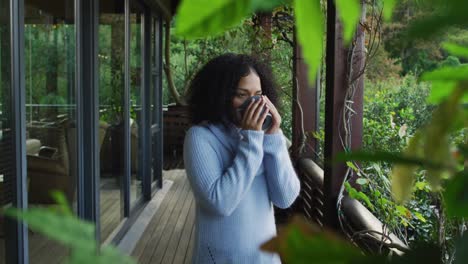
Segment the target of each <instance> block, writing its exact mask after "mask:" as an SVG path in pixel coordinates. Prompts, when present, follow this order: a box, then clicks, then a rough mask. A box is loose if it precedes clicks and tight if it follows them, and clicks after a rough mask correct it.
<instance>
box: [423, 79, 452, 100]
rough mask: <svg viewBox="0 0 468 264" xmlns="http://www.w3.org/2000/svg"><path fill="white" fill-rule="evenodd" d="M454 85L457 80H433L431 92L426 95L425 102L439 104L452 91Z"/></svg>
mask: <svg viewBox="0 0 468 264" xmlns="http://www.w3.org/2000/svg"><path fill="white" fill-rule="evenodd" d="M456 86H457V82H450V81H443V82H441V81H433V82H432V89H431V93H430V94H429V96H428V97H427V102H428V103H430V104H440V103H441V102H442V101H443V100H445V99H446V98H447V97H448V96H449V95H450V94H451V93H452V92H453V90H454V89H455V87H456Z"/></svg>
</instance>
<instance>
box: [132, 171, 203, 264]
mask: <svg viewBox="0 0 468 264" xmlns="http://www.w3.org/2000/svg"><path fill="white" fill-rule="evenodd" d="M165 178H166V179H169V180H172V181H173V184H172V187H171V189H170V190H169V192H168V193H167V195H166V197H164V200H163V201H162V203H161V206H160V207H159V209H158V211H157V212H156V214H155V215H154V217H153V219H152V220H151V222H150V223H149V225H148V227H147V228H146V230H145V232H144V233H143V236H142V237H141V239H140V241H139V242H138V244H137V245H136V247H135V249H134V251H133V253H132V256H133V257H134V258H136V260H137V261H138V263H140V264H148V263H151V264H158V263H164V264H171V263H173V264H183V263H191V260H192V247H193V236H194V221H195V200H194V197H193V194H192V192H191V190H190V185H189V183H188V180H187V176H186V174H185V171H184V170H171V171H167V172H166V174H165Z"/></svg>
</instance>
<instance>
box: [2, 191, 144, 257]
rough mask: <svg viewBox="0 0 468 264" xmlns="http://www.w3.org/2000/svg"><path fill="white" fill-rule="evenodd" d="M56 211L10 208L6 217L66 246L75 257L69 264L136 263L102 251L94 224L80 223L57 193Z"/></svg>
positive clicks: (111, 250)
mask: <svg viewBox="0 0 468 264" xmlns="http://www.w3.org/2000/svg"><path fill="white" fill-rule="evenodd" d="M53 195H54V198H55V200H56V202H57V206H56V207H52V208H42V207H33V208H29V209H28V210H27V211H21V210H18V209H14V208H8V209H7V210H6V211H5V212H4V214H5V215H6V216H9V217H13V218H16V219H18V220H21V221H24V222H25V223H27V224H28V227H29V228H31V229H32V230H34V231H36V232H38V233H41V234H43V235H46V236H47V237H49V238H51V239H53V240H55V241H58V242H60V243H62V244H63V245H65V246H67V247H69V248H70V250H71V253H70V256H69V258H68V259H67V260H66V262H65V263H70V264H79V263H80V264H81V263H122V264H126V263H128V264H132V263H136V262H135V261H134V260H132V259H131V258H130V257H128V256H126V255H124V254H122V253H120V252H119V251H118V250H116V249H115V248H113V247H111V246H105V247H103V248H99V245H98V243H97V241H96V239H95V238H94V234H95V228H94V225H93V224H92V223H88V222H86V221H83V220H80V219H78V218H77V217H76V216H74V215H73V214H72V211H71V209H70V208H69V207H68V204H67V201H66V198H65V196H64V195H63V194H62V193H54V194H53Z"/></svg>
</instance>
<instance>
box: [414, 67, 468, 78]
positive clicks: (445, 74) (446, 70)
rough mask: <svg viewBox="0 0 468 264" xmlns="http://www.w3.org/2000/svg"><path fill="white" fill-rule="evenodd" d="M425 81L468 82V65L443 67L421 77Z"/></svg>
mask: <svg viewBox="0 0 468 264" xmlns="http://www.w3.org/2000/svg"><path fill="white" fill-rule="evenodd" d="M421 80H423V81H445V82H447V81H463V80H468V65H462V66H458V67H443V68H440V69H437V70H434V71H432V72H427V73H424V74H423V75H422V76H421Z"/></svg>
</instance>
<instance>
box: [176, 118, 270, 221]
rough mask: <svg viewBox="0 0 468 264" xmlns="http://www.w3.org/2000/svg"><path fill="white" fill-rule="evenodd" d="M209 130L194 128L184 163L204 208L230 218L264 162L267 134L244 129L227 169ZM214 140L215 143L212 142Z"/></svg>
mask: <svg viewBox="0 0 468 264" xmlns="http://www.w3.org/2000/svg"><path fill="white" fill-rule="evenodd" d="M209 133H210V132H208V130H206V129H204V128H201V127H193V128H191V129H190V130H189V131H188V132H187V135H186V137H185V143H184V164H185V169H186V172H187V176H188V178H189V181H190V184H191V186H192V190H193V192H194V195H195V198H196V199H197V200H198V201H199V202H200V203H201V206H202V207H204V208H207V209H208V210H210V211H212V212H214V213H216V214H218V215H221V216H229V215H231V214H232V212H233V211H234V210H235V209H236V207H237V205H238V204H239V202H240V201H241V200H242V198H243V197H244V195H245V193H246V192H247V191H248V190H249V189H250V186H251V184H252V182H253V180H254V178H255V175H256V174H257V172H258V169H259V168H260V165H261V163H262V159H263V146H262V144H263V131H253V130H243V131H241V134H242V135H243V139H242V140H241V141H240V142H239V149H238V151H237V153H236V155H235V157H234V160H233V162H232V164H231V165H230V166H229V167H228V168H226V169H224V168H223V166H222V159H221V157H218V153H219V151H218V150H217V149H215V148H216V147H217V146H216V145H215V143H214V142H216V141H214V140H212V137H211V135H210V134H209ZM210 139H211V140H210Z"/></svg>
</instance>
